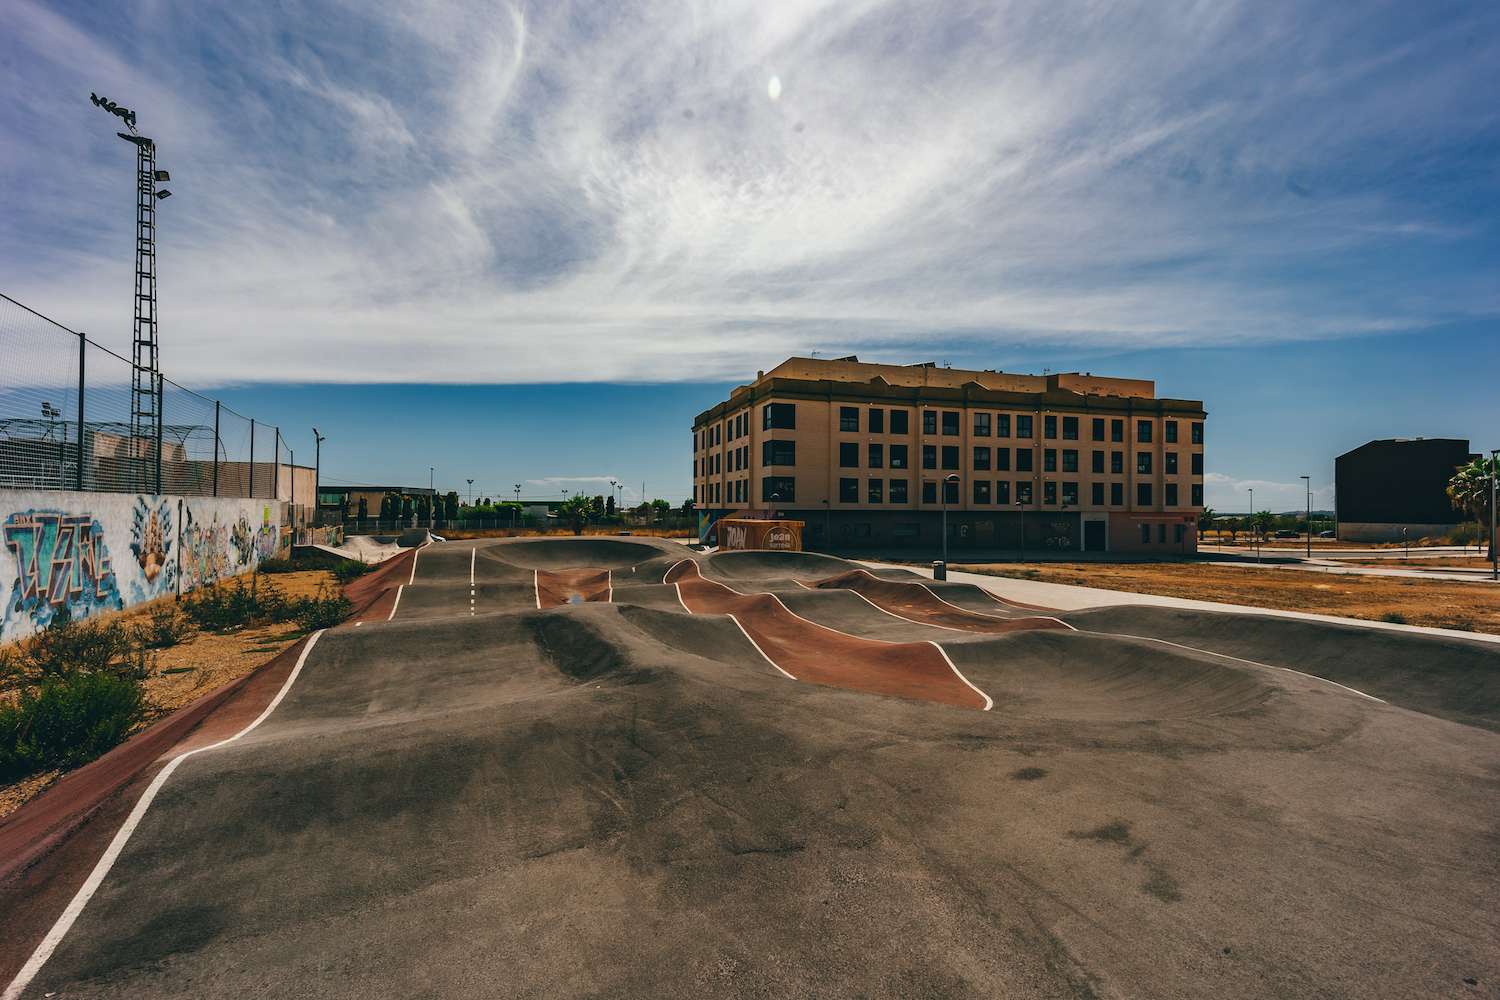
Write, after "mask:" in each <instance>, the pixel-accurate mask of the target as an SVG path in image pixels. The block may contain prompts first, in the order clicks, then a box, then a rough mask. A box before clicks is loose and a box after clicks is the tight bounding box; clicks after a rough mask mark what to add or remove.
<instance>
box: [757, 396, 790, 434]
mask: <svg viewBox="0 0 1500 1000" xmlns="http://www.w3.org/2000/svg"><path fill="white" fill-rule="evenodd" d="M760 420H761V430H766V431H770V430H777V431H794V430H796V429H797V404H796V403H767V404H766V405H765V406H762V407H761V408H760Z"/></svg>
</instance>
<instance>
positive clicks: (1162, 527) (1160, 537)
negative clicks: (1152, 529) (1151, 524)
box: [1156, 521, 1167, 544]
mask: <svg viewBox="0 0 1500 1000" xmlns="http://www.w3.org/2000/svg"><path fill="white" fill-rule="evenodd" d="M1156 540H1157V541H1158V542H1161V543H1163V544H1166V541H1167V522H1165V521H1163V522H1161V523H1160V524H1158V525H1157V526H1156Z"/></svg>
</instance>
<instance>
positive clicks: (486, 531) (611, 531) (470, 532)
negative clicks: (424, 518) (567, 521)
mask: <svg viewBox="0 0 1500 1000" xmlns="http://www.w3.org/2000/svg"><path fill="white" fill-rule="evenodd" d="M622 531H629V532H630V533H631V534H632V535H634V536H636V537H643V536H644V537H647V538H687V537H689V536H691V535H692V534H693V533H692V532H690V531H688V530H687V529H686V528H653V527H639V526H637V527H631V528H611V527H608V526H604V525H589V526H588V527H586V528H584V529H583V533H584V534H585V535H619V534H620V532H622ZM442 536H443V537H444V538H446V539H448V540H449V541H458V540H460V539H467V538H540V537H543V536H551V537H554V538H572V537H573V529H572V528H556V529H553V530H550V531H535V530H528V529H525V528H522V529H521V530H519V531H511V530H510V529H509V528H472V529H471V528H448V529H444V530H443V532H442Z"/></svg>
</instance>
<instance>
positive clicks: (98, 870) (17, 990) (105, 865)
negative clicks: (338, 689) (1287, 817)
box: [3, 629, 324, 1000]
mask: <svg viewBox="0 0 1500 1000" xmlns="http://www.w3.org/2000/svg"><path fill="white" fill-rule="evenodd" d="M323 631H324V630H323V629H318V631H316V632H314V633H313V634H312V637H311V638H309V639H308V641H307V645H306V646H304V647H303V648H302V655H301V656H299V657H297V665H296V666H295V667H293V668H292V672H291V674H290V675H289V676H288V677H287V679H286V682H285V683H284V684H282V685H281V690H280V691H277V692H276V697H275V698H272V699H271V704H269V705H267V706H266V710H265V711H264V712H261V713H260V715H259V716H258V717H257V718H256V720H255V721H254V722H252V723H250V725H248V726H246V727H245V728H244V729H241V730H240V731H239V732H237V733H235V734H234V735H233V736H231V737H229V738H228V739H227V740H220V741H219V742H218V743H215V744H213V745H211V746H206V747H199V748H198V749H197V750H189V751H188V752H187V753H185V754H182V755H181V756H179V757H174V758H172V760H171V761H170V762H169V763H168V764H167V766H166V767H164V768H162V769H161V772H160V773H159V774H157V776H156V779H155V780H154V781H152V782H151V784H150V786H148V787H147V788H146V794H144V795H142V796H141V800H140V801H139V802H137V803H136V804H135V808H134V809H132V810H131V812H130V816H129V818H127V819H126V820H125V825H124V826H122V827H120V830H119V832H118V833H116V834H115V839H114V840H112V841H110V844H109V848H108V849H107V850H105V852H104V856H103V857H102V858H100V859H99V862H98V864H96V865H94V870H93V872H91V873H90V874H89V877H88V881H86V882H84V883H83V886H82V888H80V889H79V890H78V894H77V895H75V896H74V897H73V901H72V902H71V903H69V904H68V908H67V909H66V910H64V911H63V914H62V916H60V917H58V918H57V923H55V924H53V925H52V929H51V930H50V931H48V932H47V936H46V937H45V938H43V939H42V943H41V944H39V945H37V947H36V951H34V952H32V953H31V958H30V959H28V960H27V962H26V964H25V965H24V966H22V967H21V971H20V972H18V973H16V978H15V979H13V980H11V983H10V985H9V986H8V987H6V989H5V993H4V996H3V1000H16V998H17V997H19V996H20V995H21V993H22V992H23V991H24V990H25V989H26V987H27V986H29V985H31V981H32V980H33V979H34V978H36V974H37V973H38V972H40V971H41V970H42V966H43V965H45V964H46V962H47V959H49V958H51V957H52V953H53V952H54V951H56V950H57V946H58V945H60V944H62V940H63V938H64V937H66V936H67V933H68V931H69V930H71V929H72V927H73V924H74V922H75V921H76V920H77V919H78V917H79V915H81V914H82V913H83V908H84V907H85V906H87V905H88V902H89V900H90V899H92V898H93V895H94V893H95V892H97V891H98V889H99V886H100V884H101V883H102V882H103V881H104V877H105V876H106V875H108V874H109V870H110V869H111V868H113V867H114V864H115V860H116V859H117V858H119V856H120V852H121V851H123V850H124V849H125V843H126V842H127V841H128V840H130V835H131V834H132V833H134V832H135V828H136V827H137V826H138V825H140V822H141V818H142V817H143V816H145V815H146V810H147V809H149V808H150V807H151V802H152V800H154V799H155V798H156V793H157V792H159V791H161V788H162V786H163V785H165V784H166V783H167V779H168V778H170V777H171V776H172V772H173V771H175V770H177V765H178V764H181V763H182V762H183V761H185V760H187V759H188V758H189V757H191V756H193V755H194V754H200V753H203V752H204V751H207V750H217V749H218V748H219V747H222V746H225V745H226V744H229V743H233V742H234V741H235V740H237V739H239V738H240V737H241V736H244V735H245V734H246V733H248V732H250V730H252V729H254V728H255V727H256V726H258V725H260V724H261V723H262V722H264V721H266V718H267V717H268V716H269V715H270V714H271V713H272V712H274V711H276V706H277V705H280V704H281V699H283V698H285V697H286V693H287V692H288V691H290V690H291V689H292V684H293V682H295V681H296V680H297V675H298V674H300V673H301V672H302V665H303V664H304V663H306V662H307V654H309V653H311V652H312V648H313V646H314V645H315V644H316V643H317V641H318V637H319V636H321V635H322V634H323Z"/></svg>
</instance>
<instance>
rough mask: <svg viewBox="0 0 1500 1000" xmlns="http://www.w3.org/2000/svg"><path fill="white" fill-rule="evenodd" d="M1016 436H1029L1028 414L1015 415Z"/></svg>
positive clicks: (1029, 419) (1029, 421)
mask: <svg viewBox="0 0 1500 1000" xmlns="http://www.w3.org/2000/svg"><path fill="white" fill-rule="evenodd" d="M1016 437H1018V438H1029V437H1031V418H1030V417H1029V416H1017V417H1016Z"/></svg>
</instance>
